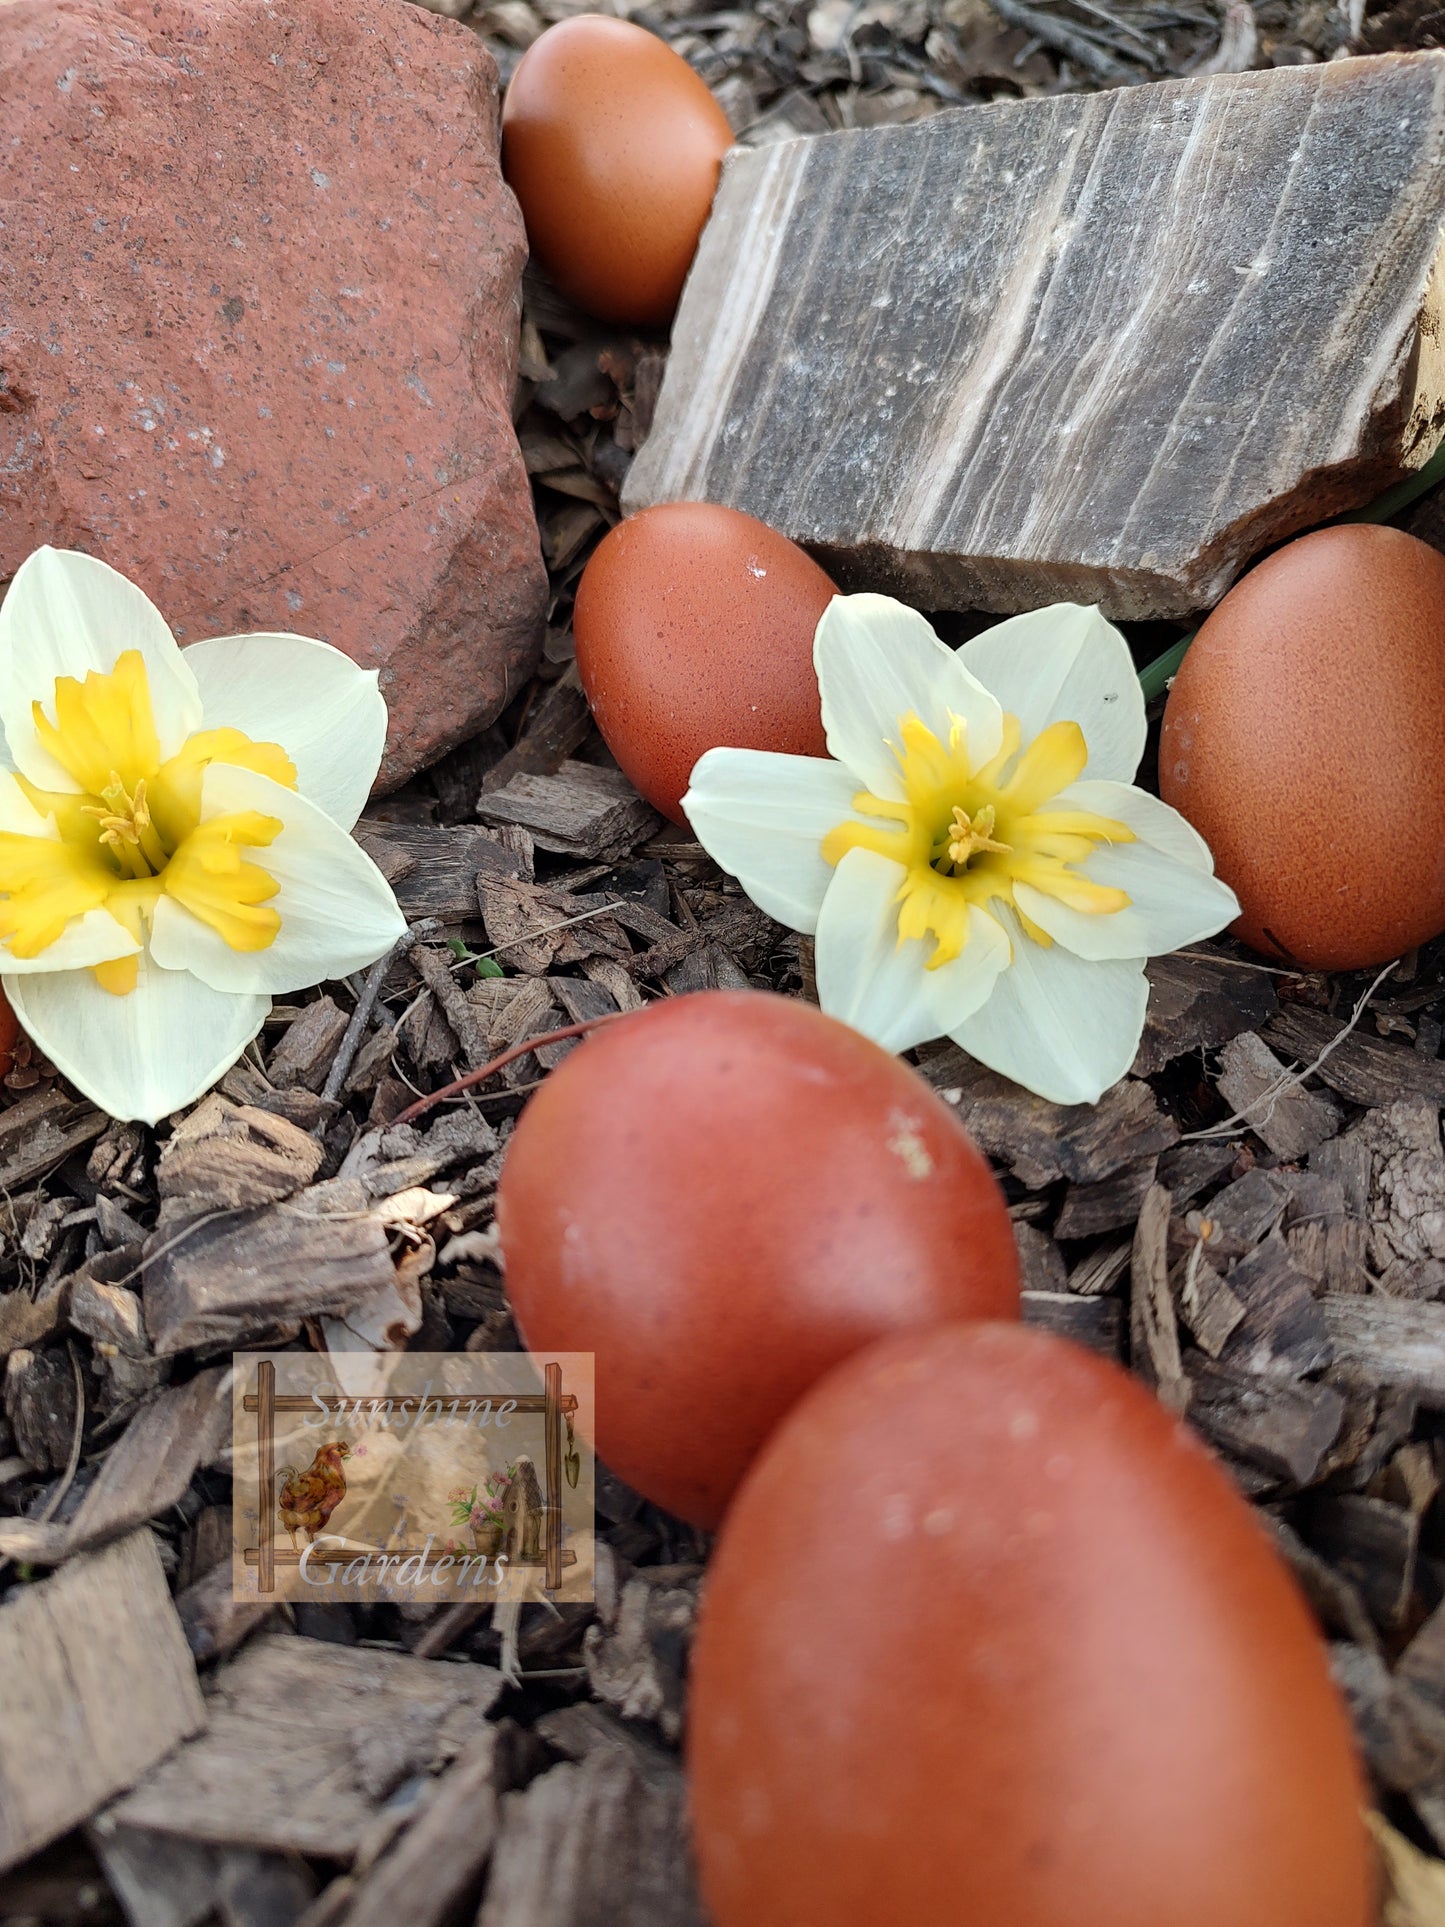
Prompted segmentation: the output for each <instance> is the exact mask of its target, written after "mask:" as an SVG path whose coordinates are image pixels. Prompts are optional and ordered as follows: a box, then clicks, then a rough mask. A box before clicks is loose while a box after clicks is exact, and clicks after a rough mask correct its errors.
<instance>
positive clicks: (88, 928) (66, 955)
mask: <svg viewBox="0 0 1445 1927" xmlns="http://www.w3.org/2000/svg"><path fill="white" fill-rule="evenodd" d="M139 949H140V945H139V944H138V943H137V942H136V940H135V938H134V937H133V936H132V935H131V934H130V932H129V931H128V930H127V929H126V928H125V927H124V925H122V924H119V923H117V922H116V920H115V918H114V917H113V916H112V915H111V914H110V912H109V910H87V911H86V912H85V913H84V915H83V916H79V917H74V918H72V919H71V921H70V922H69V923H68V924H67V925H66V926H65V929H64V930H63V931H62V932H61V934H60V935H59V936H58V937H57V938H56V939H55V941H54V943H48V944H46V946H45V948H44V949H43V950H42V951H40V952H39V953H38V955H36V956H34V957H15V956H12V955H11V953H10V951H9V950H8V949H7V948H6V947H5V945H4V944H3V943H0V973H4V974H5V975H6V976H10V975H15V976H21V975H24V976H29V977H34V976H39V975H40V974H41V973H42V972H46V971H52V972H53V971H62V970H89V969H91V968H92V967H93V966H94V965H95V964H103V963H114V961H115V959H116V958H117V957H133V956H134V955H135V954H136V952H137V951H138V950H139Z"/></svg>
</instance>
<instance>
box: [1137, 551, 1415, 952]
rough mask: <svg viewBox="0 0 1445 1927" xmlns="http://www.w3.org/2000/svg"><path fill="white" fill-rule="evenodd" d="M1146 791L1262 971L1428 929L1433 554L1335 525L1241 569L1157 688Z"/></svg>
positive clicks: (1376, 946) (1402, 941) (1399, 945)
mask: <svg viewBox="0 0 1445 1927" xmlns="http://www.w3.org/2000/svg"><path fill="white" fill-rule="evenodd" d="M1159 789H1160V794H1161V795H1162V796H1163V798H1164V801H1165V802H1166V803H1169V804H1172V805H1173V807H1174V808H1175V809H1176V810H1178V811H1179V812H1180V813H1181V815H1183V816H1185V817H1187V818H1188V820H1189V821H1190V822H1191V823H1192V824H1193V825H1194V827H1195V829H1196V830H1198V831H1199V833H1200V835H1201V836H1202V837H1203V838H1204V840H1205V841H1206V842H1207V843H1208V845H1209V847H1210V849H1211V850H1212V851H1213V853H1214V861H1215V868H1216V869H1217V871H1218V873H1219V875H1220V876H1221V877H1222V878H1223V879H1224V881H1225V882H1226V883H1227V884H1229V885H1230V887H1231V888H1232V889H1233V890H1234V892H1235V894H1236V895H1237V896H1238V898H1239V902H1240V907H1241V913H1242V914H1241V916H1240V918H1239V920H1238V922H1237V923H1236V924H1235V925H1234V926H1233V928H1234V930H1235V932H1236V933H1237V934H1238V935H1239V936H1241V937H1243V938H1244V939H1245V941H1246V942H1247V943H1249V944H1251V945H1252V946H1253V947H1254V948H1255V949H1256V950H1258V951H1259V952H1261V954H1262V955H1264V956H1267V957H1269V958H1271V959H1272V960H1273V961H1276V962H1286V963H1293V964H1300V965H1304V966H1306V967H1308V968H1310V969H1314V970H1357V969H1358V970H1363V969H1370V968H1373V967H1375V966H1377V965H1381V964H1386V963H1388V962H1389V961H1390V960H1391V959H1392V958H1394V957H1398V956H1400V955H1402V954H1403V953H1404V952H1405V951H1407V950H1412V949H1414V947H1415V946H1416V945H1417V944H1421V943H1424V942H1425V941H1426V940H1427V939H1428V938H1430V937H1433V936H1436V935H1438V934H1439V933H1440V931H1442V930H1445V556H1441V555H1440V554H1438V553H1437V552H1436V550H1434V549H1432V548H1430V547H1429V546H1428V545H1427V544H1426V543H1424V542H1421V541H1418V540H1417V539H1416V537H1414V536H1413V535H1406V534H1405V533H1404V532H1403V531H1402V530H1400V529H1392V528H1383V527H1376V526H1374V525H1372V524H1369V523H1347V524H1343V525H1341V526H1339V527H1336V528H1329V529H1319V530H1316V531H1315V532H1314V533H1313V534H1311V535H1305V536H1301V537H1300V538H1299V539H1298V540H1297V541H1294V542H1290V543H1287V544H1286V545H1285V547H1284V548H1282V549H1278V550H1276V552H1275V553H1274V554H1273V555H1271V556H1269V557H1267V558H1266V560H1265V561H1263V562H1261V563H1260V564H1259V565H1258V567H1256V568H1254V569H1251V570H1250V572H1249V574H1248V575H1246V576H1244V577H1243V578H1242V579H1241V580H1240V581H1239V582H1237V583H1236V584H1235V586H1234V587H1233V588H1232V589H1231V590H1230V591H1229V593H1228V595H1226V596H1225V598H1224V600H1223V601H1222V602H1221V603H1220V604H1219V606H1218V608H1216V609H1215V610H1214V612H1213V614H1212V615H1211V616H1210V617H1209V618H1208V620H1207V621H1206V622H1205V623H1204V624H1203V626H1202V627H1201V628H1200V630H1199V633H1198V635H1197V636H1196V637H1195V639H1194V641H1193V642H1192V643H1191V644H1190V647H1189V651H1188V653H1187V654H1186V656H1185V658H1184V662H1183V665H1182V667H1181V668H1180V670H1179V673H1178V675H1177V677H1176V678H1175V681H1174V686H1173V688H1172V689H1171V691H1170V694H1169V701H1168V705H1167V707H1166V709H1165V712H1164V729H1163V735H1162V738H1161V741H1160V749H1159Z"/></svg>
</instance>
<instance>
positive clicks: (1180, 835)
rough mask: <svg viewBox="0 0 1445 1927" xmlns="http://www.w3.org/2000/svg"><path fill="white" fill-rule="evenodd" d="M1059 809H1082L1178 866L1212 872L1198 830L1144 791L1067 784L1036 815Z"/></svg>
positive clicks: (1126, 785)
mask: <svg viewBox="0 0 1445 1927" xmlns="http://www.w3.org/2000/svg"><path fill="white" fill-rule="evenodd" d="M1060 810H1062V811H1073V810H1084V811H1087V812H1088V814H1089V815H1091V816H1103V817H1107V818H1108V819H1109V820H1110V821H1111V822H1114V823H1122V824H1123V825H1124V826H1125V828H1126V829H1130V830H1132V831H1133V832H1134V834H1135V836H1136V837H1138V839H1139V841H1140V842H1141V843H1147V844H1149V846H1150V847H1151V848H1152V849H1155V850H1162V851H1163V853H1164V855H1165V856H1172V857H1173V858H1174V859H1175V861H1176V862H1178V863H1187V864H1188V865H1189V867H1190V869H1192V870H1203V871H1204V872H1205V873H1206V874H1212V873H1213V870H1214V858H1213V856H1212V855H1211V853H1210V849H1209V845H1208V844H1207V843H1206V842H1205V840H1204V838H1203V837H1202V836H1201V835H1200V834H1199V832H1198V830H1196V829H1195V827H1194V825H1193V824H1192V823H1189V822H1186V821H1185V819H1184V818H1183V817H1182V816H1181V815H1180V814H1179V812H1178V810H1171V809H1170V807H1169V805H1168V804H1167V803H1161V802H1160V800H1159V798H1158V797H1157V796H1151V795H1150V794H1149V792H1148V791H1147V790H1139V789H1135V788H1134V787H1133V785H1132V784H1130V783H1092V782H1082V783H1071V784H1070V785H1069V787H1068V788H1067V789H1066V790H1061V791H1060V792H1059V794H1058V795H1057V796H1054V797H1051V798H1050V800H1049V801H1048V802H1047V803H1044V804H1043V805H1041V807H1040V810H1039V814H1040V815H1041V816H1047V815H1049V813H1050V812H1051V811H1060Z"/></svg>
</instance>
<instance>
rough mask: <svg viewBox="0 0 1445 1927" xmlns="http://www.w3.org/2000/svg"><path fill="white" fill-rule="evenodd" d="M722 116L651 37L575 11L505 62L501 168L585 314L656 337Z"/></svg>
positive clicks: (723, 132)
mask: <svg viewBox="0 0 1445 1927" xmlns="http://www.w3.org/2000/svg"><path fill="white" fill-rule="evenodd" d="M732 138H733V137H732V130H731V129H730V128H729V126H728V123H727V116H726V115H725V114H724V113H723V110H722V109H721V107H719V106H718V104H717V102H716V101H715V100H714V99H713V97H712V95H711V94H710V93H709V92H708V90H707V88H706V87H705V86H704V85H703V83H702V81H700V80H699V79H698V77H697V75H696V74H695V73H694V72H693V71H692V69H691V67H689V66H688V64H687V62H686V61H685V60H683V59H682V58H681V57H680V56H679V55H677V54H675V53H674V52H673V51H672V49H671V47H669V46H668V45H667V44H666V42H665V41H662V40H659V39H658V38H657V36H656V34H651V33H648V32H646V31H645V30H644V29H643V28H642V27H634V26H633V25H631V23H630V22H628V21H626V20H611V19H607V18H605V17H604V16H602V15H600V14H589V13H584V14H579V15H578V16H577V18H576V19H573V20H564V21H562V22H561V24H560V25H559V26H556V27H549V28H548V29H547V31H546V33H544V34H543V35H542V36H541V38H540V39H539V40H537V41H535V42H534V43H533V44H532V46H530V47H529V48H528V49H527V51H526V53H525V54H523V56H522V58H521V60H520V61H519V62H518V64H517V71H516V72H515V73H514V74H513V76H512V83H511V85H510V86H509V87H508V89H507V98H506V101H505V103H504V105H503V108H502V171H503V173H504V174H505V175H506V177H507V181H508V183H509V184H510V186H511V188H512V191H513V193H514V194H515V195H516V197H517V199H518V200H519V201H520V202H521V205H522V215H523V218H524V220H525V221H526V223H527V238H528V240H529V241H530V243H531V247H532V252H533V254H534V255H535V256H536V257H537V259H538V260H539V261H540V262H541V264H542V266H543V267H544V268H546V270H547V272H548V273H549V274H550V275H551V276H552V279H553V280H554V281H555V282H556V283H557V285H558V287H559V288H560V289H561V290H562V292H563V293H564V294H566V295H568V296H569V297H570V298H571V299H572V300H573V301H575V302H576V303H577V305H578V306H579V307H582V308H585V309H586V310H587V311H588V313H589V314H595V315H599V316H600V317H601V318H602V319H603V320H604V321H621V322H625V323H627V324H628V325H629V326H631V327H637V328H653V327H659V328H660V327H664V326H665V325H666V324H667V323H668V322H669V321H670V320H671V319H672V315H673V310H674V309H675V308H676V307H677V302H678V297H679V295H681V293H682V284H683V282H684V281H685V280H686V279H687V271H688V269H689V268H690V267H691V266H692V257H693V255H694V254H695V253H696V252H697V241H698V236H699V235H700V234H701V233H702V229H703V223H704V222H705V221H706V220H707V217H708V210H709V209H710V208H711V206H712V197H713V194H714V192H715V191H716V188H717V179H718V170H719V168H720V167H721V165H722V157H723V155H724V154H725V153H726V152H727V151H728V149H729V147H731V146H732Z"/></svg>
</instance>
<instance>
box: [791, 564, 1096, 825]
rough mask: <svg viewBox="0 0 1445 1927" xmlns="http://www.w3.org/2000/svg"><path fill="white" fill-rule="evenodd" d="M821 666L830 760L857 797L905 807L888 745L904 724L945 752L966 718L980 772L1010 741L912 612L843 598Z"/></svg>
mask: <svg viewBox="0 0 1445 1927" xmlns="http://www.w3.org/2000/svg"><path fill="white" fill-rule="evenodd" d="M813 664H814V667H815V668H816V669H817V672H818V687H819V689H820V690H821V692H822V698H823V728H824V730H825V731H826V733H827V738H828V749H829V752H830V754H831V755H833V756H836V757H837V759H838V761H839V762H840V763H842V764H843V765H844V766H845V767H846V768H847V769H849V770H851V771H853V772H854V774H855V775H856V776H857V777H859V778H860V779H861V780H860V782H859V784H858V785H857V787H859V788H863V789H868V790H871V791H872V793H873V794H874V795H875V796H883V797H887V798H889V799H890V800H892V801H901V800H902V797H903V794H904V789H903V782H902V779H901V777H900V775H899V771H898V761H897V758H896V757H895V756H894V754H893V751H892V750H891V749H890V748H889V744H890V743H897V742H899V740H900V737H899V726H900V724H901V723H902V721H903V719H904V717H905V716H909V715H913V716H917V717H918V718H919V720H920V721H921V722H923V723H925V724H926V725H927V726H928V728H929V729H931V730H932V731H933V733H934V735H935V736H937V737H938V738H939V740H940V742H943V743H946V742H947V741H948V737H949V726H950V722H951V719H952V718H953V717H958V718H960V719H961V720H962V722H963V724H964V728H965V730H966V732H967V750H968V760H969V762H970V764H971V765H972V766H973V768H975V769H977V768H979V767H980V765H982V764H984V763H986V762H988V761H989V760H990V759H991V758H992V757H993V756H994V755H996V754H997V751H998V747H999V744H1000V742H1001V741H1002V740H1003V711H1002V710H1001V709H1000V707H999V705H998V702H997V701H996V700H995V698H994V696H993V695H992V694H990V692H989V690H988V689H987V688H986V687H985V686H984V685H983V683H982V682H980V681H979V680H978V679H977V678H976V677H975V676H973V675H971V674H970V673H969V670H968V668H967V667H966V666H965V664H964V663H963V661H962V659H961V657H960V656H959V655H957V654H956V653H955V652H954V651H953V650H952V649H950V648H949V647H948V645H947V644H946V643H944V642H940V641H939V639H938V637H937V636H936V635H935V634H934V633H933V629H932V627H931V626H930V624H929V623H928V622H927V620H926V619H925V618H924V617H923V616H921V615H919V613H918V611H917V610H916V609H910V608H909V607H908V606H907V604H906V603H902V602H895V601H894V600H893V598H892V597H891V596H882V595H849V596H834V598H833V600H832V601H831V602H830V603H829V604H828V606H827V608H826V609H825V610H824V611H823V615H822V618H821V620H820V621H819V623H818V628H817V633H816V635H815V636H814V638H813ZM1130 773H1131V774H1132V771H1131V772H1130Z"/></svg>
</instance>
